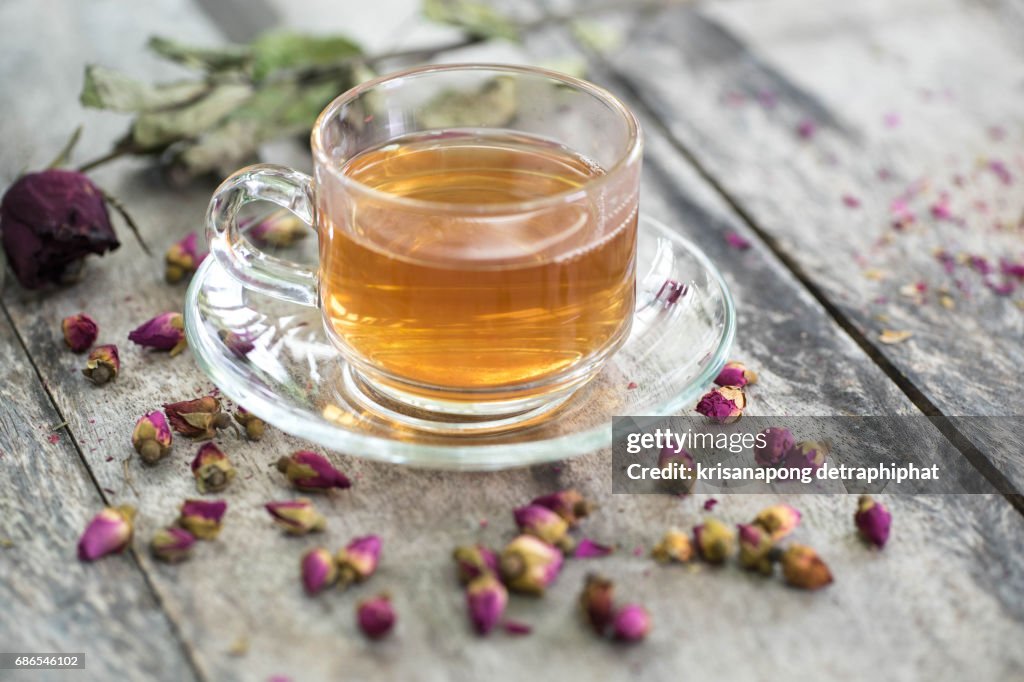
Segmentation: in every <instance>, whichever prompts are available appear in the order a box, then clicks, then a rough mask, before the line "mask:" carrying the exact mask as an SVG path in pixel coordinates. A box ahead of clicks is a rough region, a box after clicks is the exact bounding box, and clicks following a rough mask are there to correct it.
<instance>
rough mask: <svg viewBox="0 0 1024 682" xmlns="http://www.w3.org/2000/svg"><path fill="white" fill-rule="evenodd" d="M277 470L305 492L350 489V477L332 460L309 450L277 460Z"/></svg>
mask: <svg viewBox="0 0 1024 682" xmlns="http://www.w3.org/2000/svg"><path fill="white" fill-rule="evenodd" d="M277 470H278V471H280V472H281V473H282V474H284V475H285V477H286V478H287V479H288V480H289V481H291V484H292V485H293V486H295V487H296V488H298V489H299V490H302V491H304V492H322V491H325V490H330V489H331V488H342V489H344V488H350V487H351V486H352V482H351V481H350V480H349V479H348V476H346V475H345V474H343V473H341V472H340V471H338V470H337V469H336V468H335V467H334V465H333V464H331V462H330V460H328V459H327V458H326V457H324V456H323V455H318V454H317V453H315V452H310V451H309V450H298V451H297V452H293V453H292V454H290V455H288V456H287V457H282V458H281V459H279V460H277Z"/></svg>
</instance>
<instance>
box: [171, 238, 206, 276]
mask: <svg viewBox="0 0 1024 682" xmlns="http://www.w3.org/2000/svg"><path fill="white" fill-rule="evenodd" d="M204 258H206V254H205V253H200V251H199V238H198V237H197V236H196V233H195V232H189V233H188V234H187V235H186V236H185V237H184V238H183V239H182V240H181V241H179V242H177V243H175V244H172V245H171V248H169V249H167V253H165V254H164V279H166V280H167V282H168V283H169V284H174V283H175V282H180V281H181V280H183V279H185V278H186V277H188V276H189V275H191V274H192V273H193V272H195V271H196V269H197V268H198V267H199V264H200V263H202V262H203V259H204Z"/></svg>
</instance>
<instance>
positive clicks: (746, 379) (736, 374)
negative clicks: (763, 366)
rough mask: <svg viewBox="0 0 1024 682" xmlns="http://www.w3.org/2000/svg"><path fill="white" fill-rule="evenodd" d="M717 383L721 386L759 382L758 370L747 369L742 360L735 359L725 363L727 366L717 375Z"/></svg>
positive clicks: (741, 385)
mask: <svg viewBox="0 0 1024 682" xmlns="http://www.w3.org/2000/svg"><path fill="white" fill-rule="evenodd" d="M715 383H716V384H718V385H719V386H739V387H743V386H746V385H747V384H756V383H757V372H755V371H753V370H751V369H747V366H746V365H744V364H743V363H742V362H737V361H735V360H733V361H732V362H727V363H725V367H723V368H722V371H721V372H719V373H718V376H717V377H715Z"/></svg>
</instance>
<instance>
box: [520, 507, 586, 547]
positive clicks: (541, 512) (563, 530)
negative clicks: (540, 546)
mask: <svg viewBox="0 0 1024 682" xmlns="http://www.w3.org/2000/svg"><path fill="white" fill-rule="evenodd" d="M513 514H514V516H515V520H516V525H517V526H519V530H520V531H522V532H523V533H529V534H530V535H535V536H537V537H538V538H540V539H541V540H543V541H544V542H546V543H548V544H549V545H555V546H556V547H558V548H559V549H561V550H562V551H563V552H568V551H570V550H571V549H572V548H573V545H574V543H573V540H572V538H571V537H569V534H568V533H569V524H568V522H566V520H565V519H563V518H562V517H561V516H559V515H558V514H556V513H555V512H553V511H551V510H550V509H548V508H547V507H542V506H540V505H539V504H530V505H527V506H525V507H519V508H518V509H516V510H515V511H514V512H513Z"/></svg>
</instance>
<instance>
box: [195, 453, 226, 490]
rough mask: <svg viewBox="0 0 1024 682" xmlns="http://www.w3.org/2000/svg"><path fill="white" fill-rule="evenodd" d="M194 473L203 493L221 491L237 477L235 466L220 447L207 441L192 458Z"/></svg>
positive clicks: (197, 486) (198, 487)
mask: <svg viewBox="0 0 1024 682" xmlns="http://www.w3.org/2000/svg"><path fill="white" fill-rule="evenodd" d="M192 475H193V476H195V479H196V488H197V489H198V490H199V492H201V493H219V492H220V491H222V490H224V489H225V488H227V487H228V484H229V483H231V480H232V479H233V478H234V477H235V467H233V466H231V461H230V460H228V456H227V455H225V454H224V453H223V452H222V451H221V449H220V448H219V447H217V446H216V445H215V444H213V443H205V444H204V445H203V446H202V447H200V448H199V452H197V453H196V456H195V459H193V460H192Z"/></svg>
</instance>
